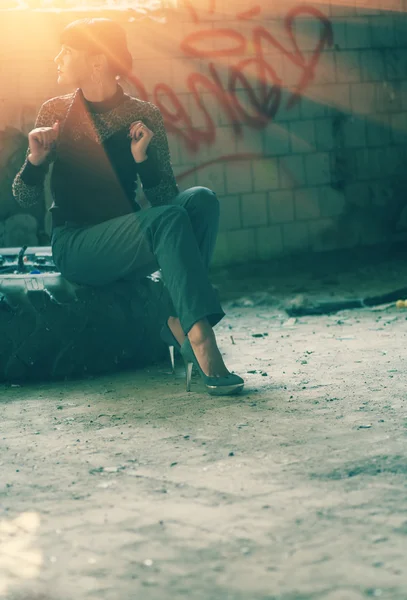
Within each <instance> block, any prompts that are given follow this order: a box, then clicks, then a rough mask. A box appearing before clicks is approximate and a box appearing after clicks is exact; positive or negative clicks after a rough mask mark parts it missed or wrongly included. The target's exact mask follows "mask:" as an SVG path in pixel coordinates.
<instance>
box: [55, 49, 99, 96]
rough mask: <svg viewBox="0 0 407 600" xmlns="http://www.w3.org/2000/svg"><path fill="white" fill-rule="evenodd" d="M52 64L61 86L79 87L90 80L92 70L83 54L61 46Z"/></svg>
mask: <svg viewBox="0 0 407 600" xmlns="http://www.w3.org/2000/svg"><path fill="white" fill-rule="evenodd" d="M54 62H55V63H56V65H57V67H58V83H60V84H61V85H75V86H81V85H83V83H84V82H86V81H89V80H90V77H91V74H92V69H91V66H90V64H89V62H88V61H87V58H86V54H85V52H82V51H81V50H75V48H72V47H71V46H66V45H65V44H63V45H62V48H61V51H60V53H59V54H58V55H57V56H56V57H55V58H54Z"/></svg>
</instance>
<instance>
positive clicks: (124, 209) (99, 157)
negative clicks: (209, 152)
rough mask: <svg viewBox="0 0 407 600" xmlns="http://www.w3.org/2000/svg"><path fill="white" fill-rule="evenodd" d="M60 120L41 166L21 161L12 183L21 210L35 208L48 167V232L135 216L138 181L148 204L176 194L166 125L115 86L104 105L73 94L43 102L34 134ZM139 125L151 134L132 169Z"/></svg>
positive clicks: (149, 106)
mask: <svg viewBox="0 0 407 600" xmlns="http://www.w3.org/2000/svg"><path fill="white" fill-rule="evenodd" d="M57 119H58V120H59V121H60V136H59V139H58V142H57V144H56V147H55V149H54V150H53V151H52V152H51V153H50V155H49V156H48V158H47V160H46V162H45V163H43V164H42V165H40V166H34V165H32V164H31V163H30V162H29V161H28V160H27V159H26V161H25V163H24V165H23V167H22V168H21V170H20V172H19V173H18V174H17V176H16V178H15V180H14V183H13V193H14V196H15V198H16V200H17V201H18V202H19V203H20V204H22V205H25V206H27V205H32V204H34V203H36V202H37V201H38V200H39V198H40V197H41V193H40V192H41V191H42V188H43V185H44V178H45V175H46V173H47V171H48V168H49V166H50V164H51V163H52V162H53V169H52V175H51V192H52V196H53V200H54V202H53V204H52V206H51V208H50V211H51V213H52V224H53V227H54V226H57V225H61V224H64V223H65V222H67V221H68V222H71V223H74V224H77V225H80V226H86V225H92V224H96V223H101V222H103V221H106V220H108V219H112V218H115V217H118V216H121V215H125V214H128V213H130V212H134V211H137V210H139V209H140V207H139V205H138V204H137V203H136V201H135V194H136V188H137V176H138V177H139V178H140V181H141V183H142V186H143V191H144V193H145V196H146V197H147V200H149V201H150V203H151V204H153V205H156V204H166V203H168V202H169V201H170V200H171V198H172V197H174V196H175V195H176V194H177V193H178V187H177V184H176V182H175V177H174V174H173V171H172V166H171V162H170V155H169V149H168V141H167V136H166V133H165V129H164V124H163V119H162V116H161V114H160V112H159V110H158V108H157V107H156V106H154V105H153V104H151V103H149V102H143V101H141V100H138V99H137V98H132V97H131V96H128V95H127V94H125V93H124V92H123V89H122V88H121V87H120V86H117V91H116V93H115V95H114V96H113V97H111V98H109V99H107V100H104V101H103V102H90V101H88V100H86V99H85V97H84V96H83V93H82V90H81V89H78V90H77V91H76V92H75V93H74V94H68V95H67V96H59V97H57V98H53V99H52V100H49V101H48V102H45V103H44V104H43V105H42V107H41V109H40V112H39V114H38V118H37V122H36V127H52V125H53V123H55V121H56V120H57ZM138 120H141V121H143V122H144V123H145V124H146V125H147V127H149V129H151V130H152V131H153V133H154V137H153V138H152V140H151V142H150V145H149V146H148V149H147V160H145V161H143V162H142V163H136V162H135V160H134V158H133V155H132V153H131V149H130V144H131V140H130V137H129V130H130V125H131V123H133V122H134V121H138ZM28 154H29V150H28V151H27V156H28Z"/></svg>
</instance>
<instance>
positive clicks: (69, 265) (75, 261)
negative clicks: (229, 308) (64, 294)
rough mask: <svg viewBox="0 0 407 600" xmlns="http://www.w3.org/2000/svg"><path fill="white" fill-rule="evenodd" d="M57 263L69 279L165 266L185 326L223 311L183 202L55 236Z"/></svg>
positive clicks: (98, 281)
mask: <svg viewBox="0 0 407 600" xmlns="http://www.w3.org/2000/svg"><path fill="white" fill-rule="evenodd" d="M52 245H53V254H54V259H55V263H56V265H57V267H58V268H59V269H60V270H61V272H62V274H63V275H64V276H65V277H66V278H67V279H69V280H71V281H74V282H77V283H84V284H88V285H106V284H108V283H111V282H113V281H116V280H118V279H122V278H129V277H143V276H145V275H147V274H149V273H152V272H154V271H155V270H157V268H160V269H161V272H162V275H163V279H164V282H165V285H166V287H167V289H168V292H169V294H170V297H171V300H172V303H173V305H174V308H175V310H176V313H177V316H178V317H179V319H180V323H181V326H182V330H183V331H184V332H185V333H188V331H190V329H191V328H192V326H193V325H194V324H195V323H196V322H197V321H200V320H202V319H205V318H206V319H207V320H208V322H209V324H210V325H211V326H213V325H215V324H216V323H218V321H220V320H221V319H222V318H223V316H224V312H223V310H222V308H221V306H220V303H219V299H218V297H217V294H216V292H215V291H214V290H213V288H212V286H211V285H210V283H209V280H208V276H207V269H206V266H205V265H204V262H203V260H202V257H201V253H200V250H199V247H198V244H197V242H196V239H195V235H194V232H193V229H192V225H191V221H190V219H189V217H188V214H187V212H186V210H185V209H184V208H182V207H181V206H172V205H170V206H158V207H152V208H149V209H146V210H142V211H139V212H137V213H131V214H129V215H125V216H123V217H118V218H116V219H110V220H109V221H106V222H104V223H100V224H98V225H93V226H90V227H86V228H63V229H62V230H61V229H59V230H58V231H57V232H56V233H55V236H53V241H52Z"/></svg>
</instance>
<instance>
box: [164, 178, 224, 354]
mask: <svg viewBox="0 0 407 600" xmlns="http://www.w3.org/2000/svg"><path fill="white" fill-rule="evenodd" d="M171 204H173V205H177V206H182V207H183V208H185V210H186V211H187V214H188V217H189V220H190V221H191V225H192V230H193V232H194V235H195V239H196V242H197V244H198V247H199V251H200V253H201V256H202V261H203V263H204V265H205V266H206V268H207V269H208V267H209V264H210V261H211V259H212V256H213V251H214V249H215V244H216V238H217V235H218V229H219V200H218V198H217V196H216V194H215V193H214V192H213V191H212V190H210V189H208V188H206V187H202V186H196V187H192V188H189V189H187V190H185V191H183V192H181V193H180V194H178V195H177V196H176V197H175V198H174V200H173V201H172V203H171ZM215 293H216V290H215ZM167 322H168V326H169V327H170V329H171V331H172V333H173V334H174V336H175V337H176V339H177V340H178V342H179V343H180V344H182V342H183V341H184V339H185V335H184V332H183V330H182V326H181V323H180V321H179V319H178V318H177V317H176V316H175V315H171V316H170V317H169V318H168V321H167Z"/></svg>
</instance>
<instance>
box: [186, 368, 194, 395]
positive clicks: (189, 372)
mask: <svg viewBox="0 0 407 600" xmlns="http://www.w3.org/2000/svg"><path fill="white" fill-rule="evenodd" d="M193 366H194V365H193V363H191V362H186V363H185V374H186V376H187V392H190V391H191V378H192V367H193Z"/></svg>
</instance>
